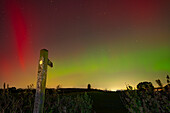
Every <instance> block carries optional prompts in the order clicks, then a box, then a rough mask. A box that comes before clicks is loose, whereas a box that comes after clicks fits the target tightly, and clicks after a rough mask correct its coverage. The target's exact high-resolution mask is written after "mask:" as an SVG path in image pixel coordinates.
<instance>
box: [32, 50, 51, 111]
mask: <svg viewBox="0 0 170 113" xmlns="http://www.w3.org/2000/svg"><path fill="white" fill-rule="evenodd" d="M47 65H49V66H50V67H53V63H52V62H51V61H50V60H49V59H48V50H46V49H42V50H41V51H40V60H39V64H38V77H37V88H36V94H35V102H34V112H33V113H43V107H44V99H45V87H46V78H47Z"/></svg>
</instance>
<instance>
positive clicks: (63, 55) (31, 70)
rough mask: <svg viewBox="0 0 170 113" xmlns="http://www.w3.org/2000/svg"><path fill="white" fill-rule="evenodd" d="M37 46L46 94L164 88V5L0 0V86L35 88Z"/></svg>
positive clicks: (169, 21)
mask: <svg viewBox="0 0 170 113" xmlns="http://www.w3.org/2000/svg"><path fill="white" fill-rule="evenodd" d="M43 48H46V49H48V50H49V59H50V60H51V61H52V62H53V63H54V67H53V68H50V67H48V72H47V73H48V74H47V87H48V88H56V86H57V85H59V84H60V85H61V87H70V88H72V87H74V88H85V87H87V84H89V83H90V84H91V85H92V88H100V89H110V90H116V89H124V88H125V87H126V85H125V83H126V84H130V85H132V86H133V87H136V85H137V84H138V83H139V82H142V81H150V82H152V83H153V85H154V86H157V85H156V83H155V80H156V79H160V80H161V81H162V82H163V83H166V75H167V74H169V75H170V1H169V0H0V50H1V53H0V63H1V64H0V88H1V87H2V85H3V82H6V83H8V84H9V85H10V86H11V87H12V86H15V87H17V88H26V87H27V85H29V84H32V83H33V84H34V86H35V84H36V80H37V71H38V60H39V54H40V50H41V49H43Z"/></svg>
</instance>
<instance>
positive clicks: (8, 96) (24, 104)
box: [0, 88, 128, 113]
mask: <svg viewBox="0 0 170 113" xmlns="http://www.w3.org/2000/svg"><path fill="white" fill-rule="evenodd" d="M0 93H1V95H0V100H3V101H0V106H1V107H0V113H7V112H10V113H12V112H13V113H22V112H23V113H32V112H33V107H34V97H35V96H34V94H35V89H17V90H14V89H13V90H12V89H11V90H9V91H7V90H6V92H5V94H3V90H0ZM119 93H120V92H111V91H102V90H97V89H90V90H89V89H78V88H77V89H75V88H59V89H46V95H45V104H44V113H65V111H66V112H67V113H95V112H96V113H112V112H114V113H126V112H128V111H127V110H126V108H125V107H124V106H123V103H122V102H121V100H120V97H119Z"/></svg>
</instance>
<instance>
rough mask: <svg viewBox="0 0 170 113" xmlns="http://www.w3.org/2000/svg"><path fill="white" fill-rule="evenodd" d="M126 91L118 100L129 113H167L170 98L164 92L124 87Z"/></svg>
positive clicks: (167, 93) (169, 108) (169, 106)
mask: <svg viewBox="0 0 170 113" xmlns="http://www.w3.org/2000/svg"><path fill="white" fill-rule="evenodd" d="M126 87H127V90H126V91H124V92H123V91H122V93H121V95H120V98H121V100H122V102H123V104H124V105H125V107H126V108H127V109H128V110H129V112H131V113H169V112H170V98H169V97H168V96H169V93H170V92H167V91H165V90H162V91H152V90H136V89H133V88H132V86H126Z"/></svg>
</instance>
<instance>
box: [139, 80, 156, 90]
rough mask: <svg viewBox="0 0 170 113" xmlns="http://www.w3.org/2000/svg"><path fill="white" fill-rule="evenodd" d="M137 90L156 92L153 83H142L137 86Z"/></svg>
mask: <svg viewBox="0 0 170 113" xmlns="http://www.w3.org/2000/svg"><path fill="white" fill-rule="evenodd" d="M137 89H138V90H140V91H148V90H149V91H153V90H154V86H153V85H152V83H151V82H140V83H139V84H138V85H137Z"/></svg>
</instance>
